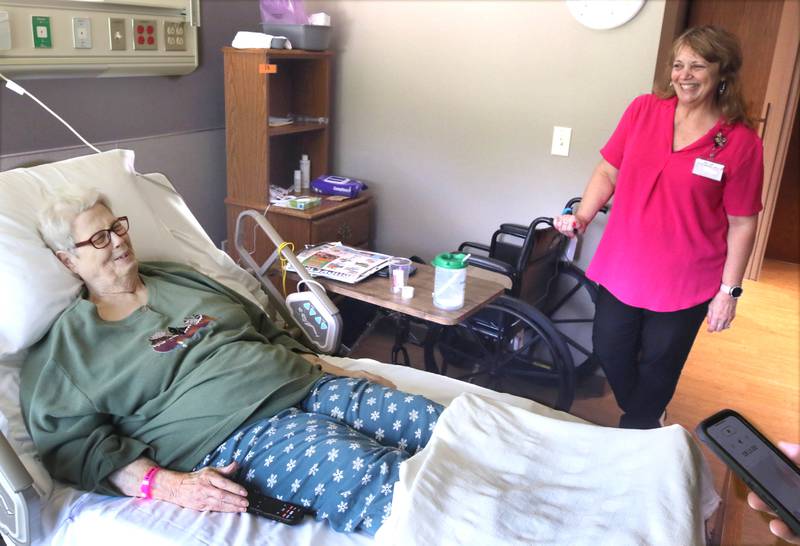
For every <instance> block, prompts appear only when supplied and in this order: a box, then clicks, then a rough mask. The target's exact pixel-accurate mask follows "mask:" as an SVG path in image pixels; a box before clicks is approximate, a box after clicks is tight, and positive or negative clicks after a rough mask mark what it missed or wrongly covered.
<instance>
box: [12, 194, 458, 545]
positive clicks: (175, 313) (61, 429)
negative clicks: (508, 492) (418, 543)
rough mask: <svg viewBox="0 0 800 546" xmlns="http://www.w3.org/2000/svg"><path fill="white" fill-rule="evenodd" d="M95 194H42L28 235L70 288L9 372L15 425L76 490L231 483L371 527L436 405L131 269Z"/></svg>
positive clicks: (195, 291)
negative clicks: (51, 254) (54, 261)
mask: <svg viewBox="0 0 800 546" xmlns="http://www.w3.org/2000/svg"><path fill="white" fill-rule="evenodd" d="M128 227H129V222H128V219H127V218H126V217H124V216H121V217H118V216H116V215H115V214H113V213H112V212H111V210H110V209H109V207H108V206H107V204H106V203H105V201H104V199H103V198H102V197H101V196H100V194H99V193H98V192H96V191H86V192H80V193H78V194H76V195H58V196H53V197H52V202H50V203H48V205H47V207H46V209H45V212H44V213H43V216H42V222H41V232H42V235H43V237H44V239H45V241H46V242H47V244H48V245H49V246H50V248H52V249H53V250H54V251H55V253H56V255H57V256H58V258H59V260H61V262H62V263H63V264H64V265H65V266H66V267H67V268H69V269H70V271H72V272H73V273H75V274H76V275H77V276H78V277H80V278H81V279H82V280H83V282H84V285H85V289H84V291H83V293H82V295H81V297H80V298H78V299H77V300H76V301H74V302H73V303H72V304H71V305H70V306H69V307H68V308H67V309H66V310H65V311H64V313H63V314H62V315H61V316H60V317H59V318H58V320H57V321H56V322H55V324H54V325H53V327H52V329H51V330H50V332H49V334H48V335H47V336H46V337H45V338H44V339H43V340H42V341H40V342H39V343H38V344H37V345H36V346H35V347H34V348H33V349H32V350H31V352H30V355H29V357H28V360H27V362H26V363H25V366H24V367H23V372H22V386H21V398H22V407H23V412H24V415H25V421H26V424H27V426H28V429H29V431H30V433H31V436H32V437H33V440H34V442H35V443H36V446H37V448H38V449H39V453H40V454H41V457H42V460H43V462H44V464H45V466H46V467H47V468H48V470H49V471H50V472H51V473H52V474H53V476H54V477H56V478H58V479H61V480H63V481H66V482H69V483H71V484H74V485H76V486H77V487H80V488H82V489H86V490H90V491H97V492H101V493H106V494H112V495H127V496H140V497H146V498H154V499H160V500H165V501H168V502H172V503H175V504H178V505H180V506H185V507H188V508H193V509H196V510H214V511H225V512H242V511H245V510H246V508H247V505H248V501H247V490H250V489H253V490H260V491H261V492H262V493H264V494H267V495H271V496H274V497H279V498H282V499H284V500H288V501H292V502H295V503H297V504H302V505H304V506H307V507H309V509H310V510H312V511H314V512H316V515H317V518H320V519H327V520H329V522H330V524H331V525H332V526H333V528H334V529H336V530H340V531H354V530H363V531H365V532H367V533H369V534H374V533H375V531H376V530H377V528H378V527H379V526H380V524H381V523H382V521H383V519H385V517H386V516H387V515H388V514H389V512H390V509H391V498H392V485H393V483H394V482H395V481H397V479H398V467H399V465H400V463H401V462H402V461H404V460H405V459H407V458H408V457H409V456H410V455H411V454H413V453H415V452H416V451H417V450H419V449H421V448H422V447H423V446H424V445H425V444H426V442H427V441H428V439H429V437H430V434H431V431H432V430H433V426H434V424H435V423H436V419H437V418H438V416H439V414H440V412H441V410H442V407H441V406H440V405H438V404H436V403H434V402H431V401H429V400H427V399H425V398H422V397H420V396H415V395H410V394H406V393H402V392H399V391H396V390H394V389H393V388H391V387H393V386H390V385H389V384H388V382H387V381H385V380H382V379H380V378H377V377H374V376H368V375H367V374H364V373H360V372H359V373H356V374H353V373H351V372H347V371H345V370H342V369H339V368H335V367H333V366H331V365H329V364H327V363H325V362H324V361H322V360H320V359H318V358H317V357H316V356H315V355H313V354H310V353H309V351H308V350H307V349H306V348H305V347H303V346H302V345H300V344H299V343H297V342H296V341H294V340H293V339H291V338H290V337H289V336H288V335H286V333H285V332H283V331H282V330H280V329H278V328H277V327H276V326H275V325H274V324H273V323H272V322H270V320H269V319H268V318H267V317H266V316H265V315H264V314H263V313H262V312H261V311H260V310H259V309H258V308H257V307H255V306H254V305H253V304H252V303H250V302H249V301H247V300H246V299H244V298H242V297H241V296H240V295H239V294H237V293H235V292H233V291H231V290H229V289H228V288H226V287H224V286H222V285H220V284H218V283H216V282H215V281H213V280H211V279H209V278H208V277H205V276H203V275H201V274H200V273H198V272H197V271H194V270H192V269H190V268H188V267H185V266H181V265H178V264H173V263H149V264H145V263H142V264H139V263H138V262H137V260H136V256H135V254H134V251H133V247H132V246H131V240H130V236H129V234H128Z"/></svg>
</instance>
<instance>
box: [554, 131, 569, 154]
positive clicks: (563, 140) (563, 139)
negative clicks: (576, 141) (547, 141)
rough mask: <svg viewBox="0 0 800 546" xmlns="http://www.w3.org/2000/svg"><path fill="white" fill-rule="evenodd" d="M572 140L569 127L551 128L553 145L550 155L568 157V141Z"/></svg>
mask: <svg viewBox="0 0 800 546" xmlns="http://www.w3.org/2000/svg"><path fill="white" fill-rule="evenodd" d="M571 138H572V129H571V128H569V127H553V144H552V146H551V147H550V155H562V156H568V155H569V141H570V139H571Z"/></svg>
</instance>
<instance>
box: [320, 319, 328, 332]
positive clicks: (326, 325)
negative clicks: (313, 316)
mask: <svg viewBox="0 0 800 546" xmlns="http://www.w3.org/2000/svg"><path fill="white" fill-rule="evenodd" d="M319 327H320V328H322V329H323V330H327V329H328V324H327V323H326V322H324V321H323V322H320V323H319Z"/></svg>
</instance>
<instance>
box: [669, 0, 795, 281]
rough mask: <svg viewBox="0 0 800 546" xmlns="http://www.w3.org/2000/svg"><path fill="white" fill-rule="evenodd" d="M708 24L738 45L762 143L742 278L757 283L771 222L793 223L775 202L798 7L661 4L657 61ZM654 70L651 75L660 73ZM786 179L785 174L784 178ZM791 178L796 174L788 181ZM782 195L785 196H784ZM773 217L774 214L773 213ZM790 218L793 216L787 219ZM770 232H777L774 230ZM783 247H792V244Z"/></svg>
mask: <svg viewBox="0 0 800 546" xmlns="http://www.w3.org/2000/svg"><path fill="white" fill-rule="evenodd" d="M707 24H714V25H718V26H721V27H723V28H726V29H727V30H729V31H731V32H733V33H734V34H736V36H737V37H738V38H739V40H740V41H741V43H742V50H743V54H744V64H743V65H742V84H743V88H744V93H745V98H746V100H747V102H748V105H749V110H750V114H751V115H752V116H753V118H755V119H756V120H758V123H757V127H756V129H757V130H758V132H759V134H760V135H761V137H762V139H763V141H764V191H763V192H762V201H763V203H764V210H763V212H762V213H761V215H760V216H759V222H758V231H757V233H756V243H755V248H754V249H753V254H752V256H751V258H750V262H749V263H748V265H747V270H746V273H745V275H746V277H747V278H748V279H753V280H757V279H758V276H759V274H760V272H761V264H762V263H763V260H764V256H765V253H766V249H767V243H768V241H769V237H770V232H771V228H772V225H773V216H774V215H776V214H777V215H778V217H779V218H783V217H787V216H788V217H793V218H795V219H796V217H797V216H796V214H795V213H793V212H792V211H791V210H784V207H790V206H791V205H792V201H791V200H790V199H784V195H781V198H779V190H780V188H781V181H782V179H783V178H784V170H785V169H784V166H785V165H786V163H787V158H788V160H789V161H788V162H789V164H790V166H791V164H793V162H794V164H796V157H795V158H794V159H792V157H793V155H796V154H797V151H795V150H793V149H792V148H791V147H790V139H791V136H792V129H793V127H794V125H795V119H796V113H797V106H798V96H800V2H798V1H797V0H676V1H674V2H667V5H666V8H665V12H664V29H663V31H662V35H661V44H660V46H659V56H658V59H659V61H660V62H661V63H662V64H663V62H664V61H665V59H666V58H667V57H668V51H669V48H670V44H671V42H672V40H673V39H674V38H675V37H676V36H677V35H678V34H680V33H681V32H682V31H683V30H685V29H686V28H688V27H691V26H699V25H707ZM661 69H662V67H661V66H659V67H658V69H657V73H658V74H660V73H661ZM787 176H788V179H790V180H791V179H792V177H791V172H787ZM794 176H795V177H796V176H797V175H796V174H795V175H794ZM784 193H786V192H784ZM795 195H796V194H795ZM776 211H777V212H776ZM792 214H795V215H794V216H792ZM776 229H780V228H779V226H776ZM789 244H793V245H794V246H795V247H796V246H798V242H797V241H796V239H795V240H794V241H793V242H790V243H789Z"/></svg>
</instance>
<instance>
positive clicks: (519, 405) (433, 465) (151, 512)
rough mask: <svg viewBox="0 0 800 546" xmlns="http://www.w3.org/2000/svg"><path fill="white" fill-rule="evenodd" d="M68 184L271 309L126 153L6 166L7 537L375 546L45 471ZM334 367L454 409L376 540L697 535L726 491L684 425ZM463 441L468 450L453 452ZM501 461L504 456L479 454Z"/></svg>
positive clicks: (1, 264)
mask: <svg viewBox="0 0 800 546" xmlns="http://www.w3.org/2000/svg"><path fill="white" fill-rule="evenodd" d="M61 184H83V185H87V186H94V187H97V188H98V189H100V190H101V191H102V192H103V193H104V194H105V195H106V196H107V197H108V198H109V200H110V204H111V207H112V209H114V210H115V212H117V213H119V214H125V215H127V216H128V217H129V218H130V221H131V231H130V233H131V237H132V240H133V244H134V248H135V250H136V252H137V257H138V258H139V259H140V260H142V261H148V260H171V261H178V262H182V263H186V264H189V265H191V266H192V267H194V268H196V269H197V270H199V271H201V272H203V273H206V274H208V275H210V276H211V277H213V278H215V279H217V280H219V281H220V282H222V283H224V284H226V285H228V286H229V287H231V288H233V289H235V290H237V291H238V292H240V293H242V294H244V295H245V296H247V297H248V298H250V299H252V300H253V301H255V302H256V303H258V304H259V305H262V306H267V305H268V301H267V299H266V296H265V294H264V292H262V291H261V290H260V287H259V284H258V282H257V281H256V280H255V278H254V277H252V276H251V275H249V274H248V273H247V272H245V271H244V270H242V269H241V268H239V267H238V266H236V265H235V264H234V262H233V261H232V260H231V259H230V258H229V257H228V256H227V255H226V254H225V253H223V252H221V251H219V250H218V249H216V248H215V247H214V245H213V243H212V241H211V240H210V239H209V238H208V236H207V235H206V234H205V233H204V231H203V229H202V228H201V226H200V224H199V223H198V222H197V220H196V219H195V218H194V216H193V215H192V214H191V212H190V211H189V210H188V208H187V207H186V205H185V203H184V202H183V200H182V199H181V197H180V196H179V195H178V194H177V193H176V192H175V191H174V188H173V187H172V186H171V184H170V183H169V181H168V180H167V179H166V177H164V176H163V175H160V174H149V175H140V174H138V173H136V171H135V169H134V156H133V153H132V152H130V151H124V150H112V151H108V152H103V153H99V154H94V155H91V156H85V157H78V158H74V159H69V160H65V161H61V162H58V163H52V164H46V165H40V166H36V167H32V168H28V169H16V170H11V171H6V172H2V173H0V302H1V303H0V305H2V315H0V430H1V431H2V434H3V436H2V437H0V502H2V503H3V505H4V506H3V507H2V508H3V509H2V510H0V532H2V534H3V536H4V537H5V539H6V541H7V543H14V544H66V545H81V546H86V545H91V544H103V545H105V544H108V543H109V542H110V541H113V543H114V544H115V545H117V546H124V545H128V544H131V545H133V544H136V545H137V546H138V545H140V544H148V545H165V546H166V545H176V544H214V545H229V544H230V545H242V544H266V545H271V544H274V545H283V544H296V545H305V544H308V545H312V544H313V545H320V544H325V545H366V544H371V543H373V539H371V538H369V537H368V536H366V535H363V534H359V533H351V534H341V533H336V532H334V531H332V530H330V529H329V528H328V526H327V525H326V524H325V523H322V522H317V521H312V519H311V518H307V520H306V521H305V522H304V523H303V524H301V525H299V526H296V527H289V526H285V525H281V524H278V523H275V522H272V521H270V520H267V519H263V518H259V517H258V516H253V515H249V514H223V513H198V512H194V511H191V510H187V509H181V508H179V507H177V506H174V505H170V504H167V503H161V502H158V501H147V500H142V499H135V498H120V497H108V496H103V495H98V494H95V493H90V492H82V491H78V490H76V489H73V488H71V487H68V486H66V485H64V484H60V483H57V482H55V481H54V480H52V479H51V478H50V476H49V475H48V473H47V472H46V470H45V469H44V467H43V466H42V465H41V463H40V462H39V460H38V458H37V455H36V450H35V448H34V446H33V444H32V441H31V439H30V437H29V436H28V434H27V432H26V429H25V426H24V423H23V421H22V416H21V412H20V407H19V401H18V396H19V370H20V367H21V366H22V365H23V362H24V358H25V353H26V348H27V347H29V346H30V345H31V344H32V343H33V342H35V341H36V340H37V339H38V338H40V337H41V336H42V335H44V334H45V332H46V331H47V329H48V327H49V325H50V324H51V323H52V321H53V320H54V319H55V318H56V316H57V315H58V313H59V312H60V311H61V310H62V309H63V308H65V307H66V305H67V303H68V302H69V301H70V300H71V299H72V298H74V297H75V296H76V294H77V293H78V290H79V283H78V281H77V280H76V279H75V278H74V277H73V276H72V275H71V274H69V273H68V272H67V271H66V270H65V269H64V268H63V267H62V266H61V265H60V264H59V263H58V261H57V260H56V258H55V257H54V256H53V255H52V253H51V252H50V251H49V250H48V249H47V248H46V247H45V245H44V244H43V242H42V241H41V239H40V238H39V235H38V232H37V230H36V221H37V213H38V207H39V206H41V203H42V195H43V193H42V192H43V191H45V190H47V189H48V188H51V187H54V186H57V185H61ZM330 358H331V359H332V361H333V362H334V363H335V364H336V365H339V366H342V367H345V368H350V369H363V370H367V371H370V372H373V373H376V374H379V375H382V376H384V377H387V378H388V379H390V380H392V381H393V382H395V383H396V384H397V386H398V388H400V389H402V390H406V391H410V392H415V393H420V394H423V395H426V396H428V397H430V398H432V399H434V400H436V401H438V402H441V403H443V404H445V405H448V406H449V407H448V409H447V410H445V412H444V413H443V415H442V418H441V419H440V421H439V424H438V425H437V427H436V430H435V434H434V438H433V439H432V440H431V443H429V445H428V447H427V448H426V449H424V450H423V451H422V452H420V453H419V454H418V455H416V456H415V457H412V458H411V459H410V460H409V462H408V463H404V466H403V468H402V469H401V476H400V478H401V480H400V482H399V483H398V485H397V486H396V487H395V492H394V504H393V511H392V516H391V518H390V520H389V522H387V524H386V525H385V526H384V527H385V528H386V529H385V530H384V529H381V530H380V531H379V533H378V535H377V537H376V539H375V541H376V542H377V543H384V544H415V543H417V544H441V545H443V544H531V543H543V544H563V543H569V544H603V543H606V544H615V545H621V544H628V543H630V544H634V543H637V544H665V545H672V544H676V543H681V544H701V543H702V542H703V540H704V530H703V525H704V521H705V520H706V519H707V518H708V517H709V516H710V515H711V513H712V512H713V510H714V509H715V507H716V505H717V504H718V501H719V498H718V496H717V495H716V493H715V492H714V490H713V487H712V485H711V479H710V474H709V472H708V468H707V467H706V465H705V461H704V459H703V457H702V454H700V451H699V449H698V448H697V446H696V445H695V444H694V442H693V441H692V440H691V438H690V436H689V435H688V433H687V432H686V431H685V430H683V429H681V428H680V427H677V426H673V427H668V428H667V429H661V430H660V431H654V432H649V433H646V432H635V431H620V430H616V429H606V428H603V427H598V426H594V425H589V424H587V423H584V422H582V421H581V420H579V419H577V418H575V417H572V416H570V415H568V414H565V413H561V412H557V411H555V410H551V409H550V408H547V407H545V406H541V405H539V404H537V403H535V402H532V401H530V400H525V399H522V398H518V397H515V396H511V395H506V394H501V393H497V392H494V391H490V390H487V389H483V388H481V387H478V386H475V385H470V384H467V383H464V382H461V381H457V380H454V379H451V378H447V377H443V376H439V375H434V374H429V373H426V372H422V371H418V370H414V369H411V368H408V367H404V366H390V365H386V364H381V363H379V362H376V361H372V360H352V359H342V358H334V357H330ZM500 431H504V432H503V433H502V434H501V433H500ZM4 438H5V439H7V441H8V442H7V444H8V445H5V446H4V445H3V444H4V442H2V440H3V439H4ZM454 438H456V439H457V441H458V442H466V443H464V444H463V446H469V447H470V449H468V448H466V447H465V448H464V449H460V448H458V447H456V446H454V444H453V443H452V442H453V441H454ZM503 442H505V443H503ZM459 445H461V444H459ZM4 448H5V449H4ZM472 448H474V449H472ZM492 452H497V453H502V454H503V456H502V457H491V456H489V457H486V456H485V455H486V454H487V453H492ZM609 474H610V475H611V478H613V479H610V478H609ZM665 479H667V480H668V481H666V482H665V481H664V480H665ZM433 492H435V494H434V493H433ZM487 502H488V503H489V504H486V503H487ZM501 506H504V507H505V508H502V509H501ZM532 537H533V538H532ZM676 541H678V542H676Z"/></svg>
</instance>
